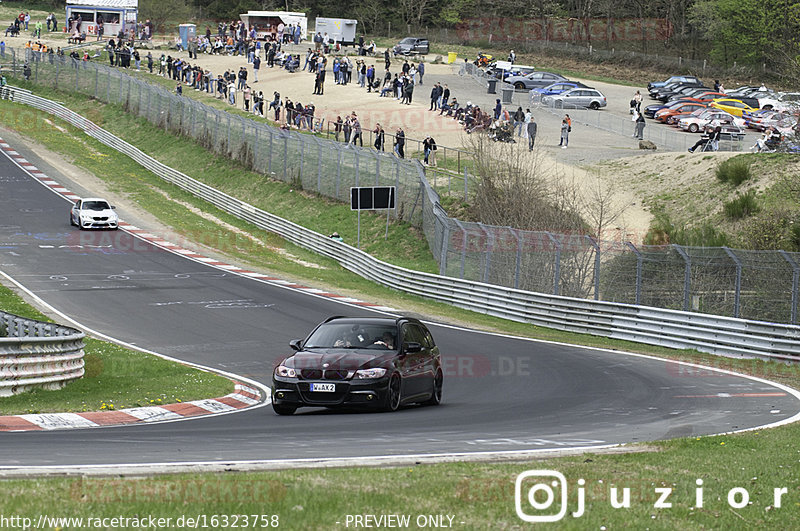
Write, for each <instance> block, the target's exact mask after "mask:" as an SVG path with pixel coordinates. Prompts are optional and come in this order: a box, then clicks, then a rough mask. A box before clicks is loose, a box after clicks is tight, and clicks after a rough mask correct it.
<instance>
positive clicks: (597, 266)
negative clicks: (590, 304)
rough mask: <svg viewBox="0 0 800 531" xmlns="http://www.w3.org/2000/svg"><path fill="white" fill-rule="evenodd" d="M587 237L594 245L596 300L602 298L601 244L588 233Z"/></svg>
mask: <svg viewBox="0 0 800 531" xmlns="http://www.w3.org/2000/svg"><path fill="white" fill-rule="evenodd" d="M586 239H587V240H589V243H590V244H591V246H592V247H594V279H593V280H594V300H596V301H599V300H600V246H599V245H598V244H597V241H596V240H595V239H594V238H592V237H591V236H589V235H588V234H587V235H586Z"/></svg>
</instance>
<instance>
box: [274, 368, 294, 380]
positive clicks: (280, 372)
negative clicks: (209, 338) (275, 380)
mask: <svg viewBox="0 0 800 531" xmlns="http://www.w3.org/2000/svg"><path fill="white" fill-rule="evenodd" d="M275 375H276V376H283V377H285V378H295V377H296V376H297V371H295V370H294V369H293V368H291V367H287V366H286V365H278V367H277V368H276V369H275Z"/></svg>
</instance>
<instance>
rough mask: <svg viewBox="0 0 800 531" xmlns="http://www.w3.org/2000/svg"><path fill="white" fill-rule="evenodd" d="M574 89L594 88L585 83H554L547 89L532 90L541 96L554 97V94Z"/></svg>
mask: <svg viewBox="0 0 800 531" xmlns="http://www.w3.org/2000/svg"><path fill="white" fill-rule="evenodd" d="M574 88H592V87H587V86H586V85H584V84H583V83H579V82H577V81H560V82H558V83H553V84H552V85H547V86H546V87H541V88H535V89H532V90H531V93H533V94H539V95H541V96H552V95H554V94H561V93H562V92H566V91H568V90H571V89H574Z"/></svg>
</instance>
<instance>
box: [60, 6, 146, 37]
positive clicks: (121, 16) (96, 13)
mask: <svg viewBox="0 0 800 531" xmlns="http://www.w3.org/2000/svg"><path fill="white" fill-rule="evenodd" d="M66 13H67V14H66V16H67V20H69V18H70V16H71V17H72V19H73V23H72V27H69V28H68V27H66V25H65V26H64V31H65V32H67V33H74V32H75V31H76V30H77V19H78V16H80V21H81V27H80V31H81V32H86V34H87V35H97V24H98V22H99V21H102V23H103V34H104V35H108V36H114V35H116V34H117V33H119V31H120V30H122V31H125V32H127V31H128V30H129V29H130V28H135V27H136V20H137V16H138V13H139V0H67V8H66Z"/></svg>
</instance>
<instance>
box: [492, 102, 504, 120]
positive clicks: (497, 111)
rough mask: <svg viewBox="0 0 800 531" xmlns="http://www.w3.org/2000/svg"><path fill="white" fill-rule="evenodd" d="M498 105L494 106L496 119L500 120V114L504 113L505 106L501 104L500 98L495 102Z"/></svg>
mask: <svg viewBox="0 0 800 531" xmlns="http://www.w3.org/2000/svg"><path fill="white" fill-rule="evenodd" d="M495 102H496V104H495V106H494V119H495V120H499V119H500V114H501V113H502V112H503V104H502V103H500V98H497V99H496V100H495Z"/></svg>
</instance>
